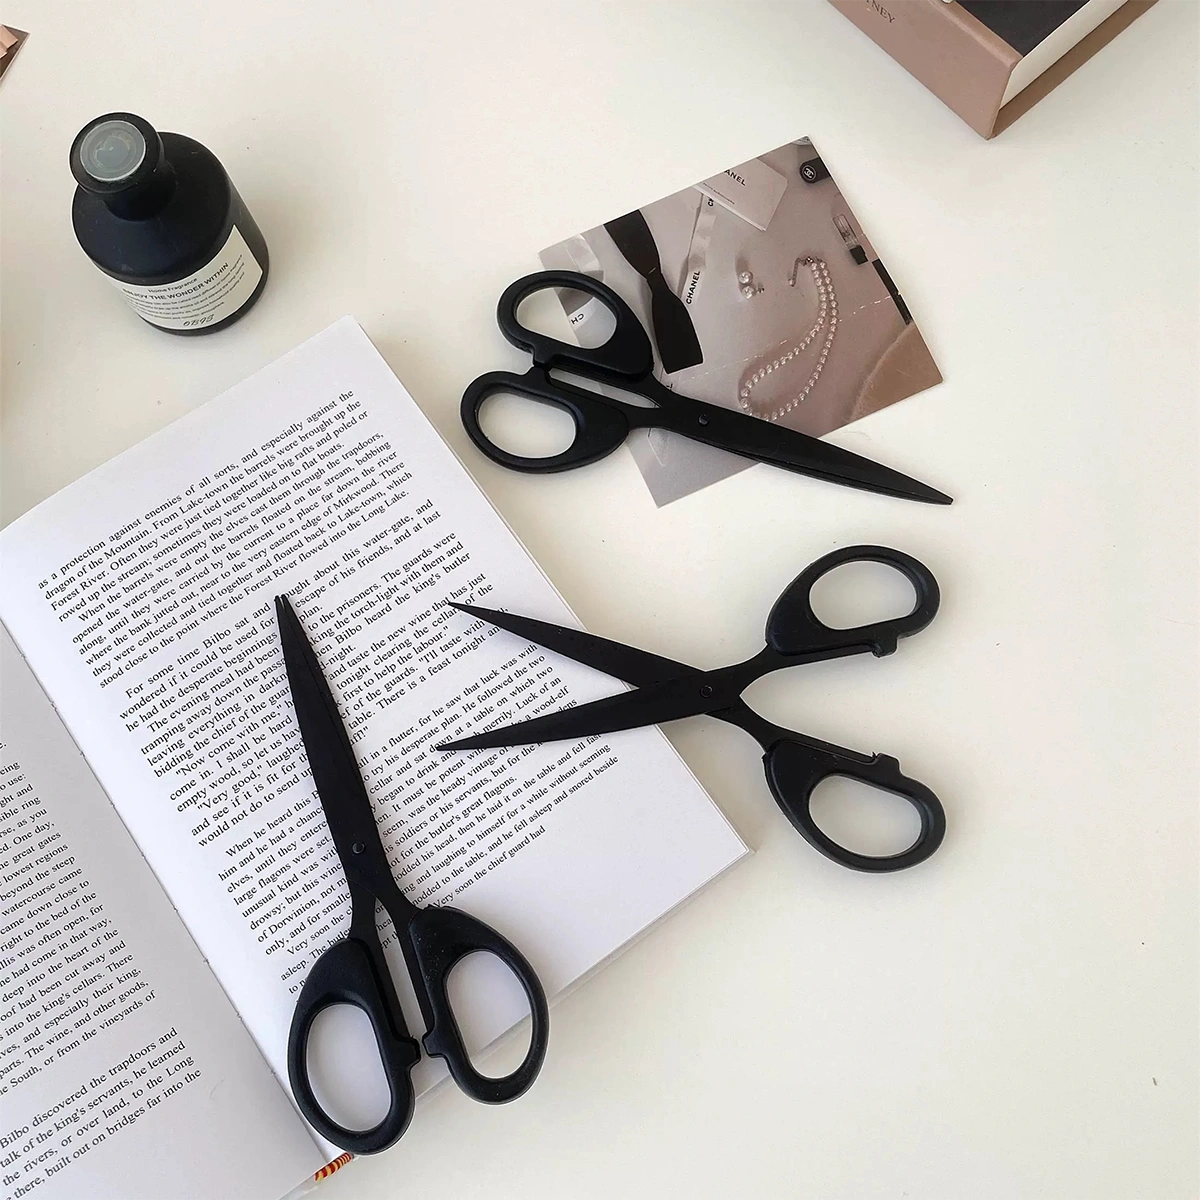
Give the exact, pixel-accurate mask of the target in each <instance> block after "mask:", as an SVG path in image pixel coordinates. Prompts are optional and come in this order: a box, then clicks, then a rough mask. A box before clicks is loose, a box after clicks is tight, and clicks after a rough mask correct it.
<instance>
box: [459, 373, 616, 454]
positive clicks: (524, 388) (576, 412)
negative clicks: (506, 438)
mask: <svg viewBox="0 0 1200 1200" xmlns="http://www.w3.org/2000/svg"><path fill="white" fill-rule="evenodd" d="M502 392H507V393H511V394H513V395H515V396H523V397H525V398H526V399H529V400H534V401H536V402H537V403H539V404H551V405H553V406H554V407H555V408H559V409H562V411H563V412H565V413H567V414H568V415H569V416H570V418H571V419H572V420H573V421H574V422H575V437H574V439H573V440H572V442H571V444H570V445H569V446H568V447H567V448H566V449H565V450H563V451H562V452H560V453H559V454H549V455H546V456H544V457H541V458H529V457H527V456H525V455H523V454H513V453H512V452H511V451H508V450H505V449H504V447H503V446H498V445H496V443H495V442H493V441H492V439H491V438H490V437H488V435H487V434H486V433H484V431H483V426H482V425H481V424H480V421H479V413H480V410H481V409H482V408H483V405H484V403H485V402H486V401H487V400H488V398H489V397H490V396H495V395H498V394H500V393H502ZM460 413H461V416H462V423H463V428H464V429H465V430H466V431H467V435H468V436H469V437H470V439H471V441H473V442H474V443H475V445H476V447H477V448H478V449H479V450H480V451H481V452H482V453H483V454H485V455H487V457H488V458H490V459H491V460H492V462H494V463H498V464H499V465H500V466H502V467H508V468H509V469H510V470H513V471H524V472H526V473H527V474H531V475H541V474H551V473H553V472H555V471H568V470H570V469H571V468H572V467H582V466H586V465H587V464H588V463H594V462H597V461H599V460H600V459H602V458H605V457H606V456H607V455H609V454H611V453H612V452H613V451H614V450H615V449H616V448H617V447H618V446H619V445H621V443H622V442H624V440H625V438H626V437H627V436H628V435H629V430H630V428H631V427H632V422H631V421H630V419H629V417H628V416H627V415H626V411H625V408H624V406H622V405H620V404H619V403H615V402H606V401H605V399H604V398H603V397H600V396H597V395H595V394H594V393H592V392H586V391H584V390H583V389H582V388H576V387H572V386H571V385H570V384H568V383H562V382H558V381H551V380H549V379H547V378H546V376H545V375H544V374H543V373H542V372H541V371H538V370H533V371H530V372H529V373H528V374H526V375H514V374H512V373H510V372H508V371H492V372H490V373H488V374H487V375H480V376H479V378H478V379H476V380H474V382H472V383H471V384H470V385H469V386H468V387H467V390H466V391H465V392H464V393H463V398H462V406H461V410H460Z"/></svg>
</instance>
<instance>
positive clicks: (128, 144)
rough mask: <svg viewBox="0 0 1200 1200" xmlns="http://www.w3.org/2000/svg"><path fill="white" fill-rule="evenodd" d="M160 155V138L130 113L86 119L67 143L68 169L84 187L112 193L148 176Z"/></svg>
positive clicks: (161, 156) (161, 152)
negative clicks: (68, 146) (69, 158)
mask: <svg viewBox="0 0 1200 1200" xmlns="http://www.w3.org/2000/svg"><path fill="white" fill-rule="evenodd" d="M162 159H163V146H162V139H161V138H160V137H159V136H158V134H157V132H156V131H155V129H154V127H153V126H152V125H151V124H150V123H149V122H148V121H143V120H142V118H141V117H137V116H134V115H133V113H119V112H118V113H105V114H104V116H102V117H97V118H96V119H95V120H94V121H89V122H88V123H87V124H86V125H85V126H84V127H83V128H82V129H81V130H80V131H79V133H78V134H77V135H76V138H75V141H74V142H73V143H72V145H71V173H72V174H73V175H74V176H75V181H76V182H77V183H78V184H79V186H80V187H81V188H83V189H84V191H87V192H92V193H93V194H95V195H97V196H113V195H116V194H117V193H119V192H124V191H127V190H128V189H129V188H134V187H138V186H139V185H140V184H142V183H145V182H146V181H147V180H148V179H150V178H151V177H152V176H153V175H154V173H155V172H156V171H157V170H158V167H159V165H160V164H161V162H162Z"/></svg>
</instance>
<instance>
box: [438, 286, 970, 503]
mask: <svg viewBox="0 0 1200 1200" xmlns="http://www.w3.org/2000/svg"><path fill="white" fill-rule="evenodd" d="M549 287H563V288H572V289H574V290H575V291H579V292H585V293H586V294H588V295H590V296H594V297H596V299H598V300H599V301H600V302H601V303H603V304H604V305H605V306H606V307H607V308H608V309H609V310H610V311H611V312H612V315H613V317H614V319H615V320H616V326H615V328H614V329H613V332H612V335H611V336H610V337H609V339H608V341H606V342H605V343H604V344H603V345H602V346H596V347H586V346H571V345H568V344H567V343H566V342H560V341H558V340H557V339H556V338H552V337H549V336H548V335H546V334H542V333H535V332H534V331H533V330H531V329H527V328H526V327H525V326H524V325H522V324H521V322H520V321H519V320H518V319H517V309H518V308H519V307H520V305H521V302H522V301H524V300H525V299H527V298H528V297H529V296H531V295H533V293H534V292H539V291H542V290H543V289H545V288H549ZM496 321H497V323H498V324H499V326H500V332H501V333H503V334H504V336H505V337H506V338H507V339H508V340H509V341H510V342H511V343H512V344H513V345H514V346H516V347H517V348H518V349H520V350H528V351H529V353H530V354H531V355H532V357H533V365H532V366H531V367H530V368H529V370H528V371H526V372H525V374H523V375H514V374H513V373H511V372H509V371H492V372H489V373H488V374H486V375H480V376H479V378H478V379H476V380H475V381H474V382H473V383H471V384H470V385H469V386H468V388H467V390H466V391H465V392H464V393H463V398H462V409H461V414H462V422H463V425H464V427H465V428H466V431H467V433H468V434H469V435H470V437H471V440H472V441H473V442H474V443H475V445H476V446H477V447H478V448H479V449H480V450H481V451H482V452H483V453H484V454H486V455H487V456H488V458H490V459H491V460H492V461H493V462H495V463H499V464H500V466H502V467H510V468H511V469H513V470H514V471H528V472H533V473H539V472H549V471H566V470H569V469H570V468H572V467H582V466H584V465H586V464H587V463H593V462H596V461H597V460H599V459H601V458H604V457H605V455H608V454H611V453H612V452H613V451H614V450H615V449H616V448H617V447H618V446H619V445H621V443H622V442H624V441H625V439H626V437H627V436H628V435H629V432H630V430H633V429H667V430H670V431H671V432H672V433H679V434H682V435H683V436H684V437H687V438H691V439H692V440H693V441H697V442H704V443H705V444H706V445H709V446H716V447H718V448H719V449H721V450H729V451H731V452H732V453H734V454H740V455H741V456H742V457H743V458H750V459H754V460H755V461H757V462H765V463H770V464H771V465H772V466H776V467H782V468H783V469H784V470H787V471H796V472H798V473H799V474H801V475H811V476H813V477H814V478H816V479H825V480H828V481H829V482H831V483H841V484H845V485H846V486H847V487H854V488H861V489H862V490H864V491H868V492H880V493H882V494H883V495H885V496H900V497H902V498H904V499H906V500H923V501H925V502H926V503H928V504H949V503H950V502H951V501H950V497H949V496H947V495H946V494H945V493H943V492H939V491H938V490H937V489H936V488H932V487H929V486H928V485H927V484H924V483H920V482H918V481H917V480H915V479H910V478H909V477H908V476H907V475H902V474H901V473H900V472H899V471H893V470H892V469H891V468H890V467H884V466H881V465H880V464H879V463H876V462H872V461H871V460H870V459H869V458H863V457H861V456H860V455H858V454H851V453H850V451H849V450H843V449H842V448H841V447H840V446H834V445H832V444H831V443H829V442H823V441H821V440H820V439H819V438H815V437H810V436H809V435H808V434H805V433H799V432H797V431H796V430H794V429H786V428H784V427H783V426H782V425H775V424H772V423H771V422H770V421H764V420H761V419H760V418H758V417H751V416H747V415H746V414H745V413H740V412H734V411H733V410H731V409H727V408H721V407H719V406H718V405H715V404H706V403H704V402H703V401H701V400H692V399H690V398H689V397H687V396H683V395H680V393H678V392H673V391H671V389H670V388H667V387H665V386H664V385H663V384H661V383H659V381H658V380H657V379H655V378H654V375H653V369H654V351H653V350H652V349H651V346H650V338H649V337H648V336H647V334H646V331H645V329H643V328H642V325H641V323H640V322H639V321H638V319H637V317H635V316H634V314H633V312H632V310H631V309H630V308H629V306H628V305H627V304H626V303H625V301H624V300H622V299H621V297H620V296H618V295H617V293H616V292H614V291H613V290H612V288H610V287H608V286H607V284H604V283H602V282H601V281H600V280H598V279H593V278H591V276H589V275H580V274H577V273H576V272H574V271H539V272H538V273H537V274H534V275H526V276H525V277H524V278H523V279H518V280H517V282H516V283H514V284H512V285H511V286H510V287H508V288H506V289H505V291H504V294H503V295H502V296H501V297H500V303H499V305H498V306H497V308H496ZM555 370H558V371H560V372H568V373H570V374H571V375H574V376H577V377H581V378H584V379H590V380H593V381H595V382H597V383H601V384H612V385H615V386H616V387H618V388H620V389H623V390H624V391H626V392H630V393H633V394H634V395H637V396H641V397H642V398H643V399H645V400H648V401H650V406H643V405H639V404H631V403H629V402H627V401H625V400H620V399H617V398H615V397H612V396H605V395H601V394H600V393H599V392H593V391H589V390H587V389H586V388H581V387H576V386H575V385H574V384H572V383H569V382H568V381H567V380H565V379H559V378H555V377H554V376H553V375H552V374H551V373H552V372H553V371H555ZM499 393H511V394H513V395H516V396H523V397H525V398H527V399H529V400H534V401H537V402H538V403H541V404H550V405H553V406H554V407H556V408H560V409H562V410H564V411H565V412H566V413H568V414H569V415H570V417H571V419H572V420H573V421H574V423H575V437H574V440H573V441H572V442H571V444H570V446H568V447H567V448H566V449H565V450H563V451H562V452H561V453H558V454H550V455H545V456H542V457H527V456H525V455H520V454H513V453H511V452H510V451H508V450H505V449H504V447H502V446H498V445H497V444H496V443H495V442H494V441H492V439H491V438H489V437H488V435H487V434H486V433H485V432H484V431H483V427H482V425H481V424H480V422H479V413H480V409H481V408H482V407H483V404H484V402H485V401H486V400H487V399H488V397H490V396H494V395H497V394H499Z"/></svg>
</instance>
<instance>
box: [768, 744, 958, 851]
mask: <svg viewBox="0 0 1200 1200" xmlns="http://www.w3.org/2000/svg"><path fill="white" fill-rule="evenodd" d="M763 767H764V769H765V770H766V773H767V783H768V784H769V786H770V788H771V793H772V795H774V797H775V801H776V803H777V804H778V805H779V807H780V808H781V809H783V811H784V813H785V815H786V816H787V818H788V820H789V821H791V823H792V824H793V825H794V826H795V827H796V829H797V830H799V832H800V833H801V835H802V836H803V837H804V838H805V839H806V840H807V841H808V842H809V844H810V845H812V846H815V847H816V848H817V849H818V850H819V851H820V852H821V853H822V854H824V855H825V857H826V858H830V859H832V860H833V861H834V862H836V863H840V864H841V865H842V866H844V867H849V868H851V869H852V870H855V871H873V872H882V871H902V870H904V869H905V868H906V867H913V866H916V864H917V863H920V862H924V861H925V860H926V859H927V858H928V857H929V856H930V855H931V854H933V852H934V851H935V850H936V849H937V848H938V847H939V846H940V845H941V844H942V838H943V837H945V835H946V813H945V810H944V809H943V808H942V803H941V801H940V800H939V799H938V798H937V796H935V795H934V794H933V792H931V791H930V790H929V788H927V787H926V786H925V785H924V784H923V783H918V782H917V781H916V780H915V779H909V778H908V776H907V775H905V774H904V773H903V772H902V771H901V770H900V764H899V762H897V761H896V759H894V758H891V757H889V756H888V755H886V754H876V755H873V756H871V757H868V756H867V755H865V754H856V753H854V752H853V751H851V750H843V749H841V748H840V747H838V746H831V745H829V744H828V743H825V742H818V741H816V740H815V739H808V738H803V737H800V736H799V735H795V734H789V735H788V736H786V737H782V738H780V739H779V740H778V741H777V742H775V743H774V744H773V745H771V746H770V747H768V749H767V751H766V753H765V754H764V755H763ZM831 775H845V776H847V777H848V778H850V779H857V780H859V781H860V782H862V783H865V784H867V785H868V786H870V787H873V788H878V789H879V790H880V791H884V792H891V793H892V794H893V795H896V796H900V797H901V798H902V799H904V800H907V801H908V803H909V804H911V805H912V806H913V808H915V809H916V810H917V814H918V815H919V816H920V818H921V831H920V833H919V834H918V835H917V839H916V841H915V842H913V844H912V845H911V846H909V847H908V849H907V850H903V851H901V852H900V853H899V854H859V853H858V852H857V851H855V850H848V849H847V848H846V847H845V846H842V845H840V844H839V843H838V842H835V841H834V840H833V838H831V837H830V836H829V835H828V834H827V833H825V832H824V830H822V829H821V828H820V827H819V826H818V825H817V823H816V821H814V820H813V815H812V809H811V804H812V794H813V791H814V789H815V788H816V786H817V784H819V783H820V782H821V781H822V780H823V779H828V778H829V777H830V776H831Z"/></svg>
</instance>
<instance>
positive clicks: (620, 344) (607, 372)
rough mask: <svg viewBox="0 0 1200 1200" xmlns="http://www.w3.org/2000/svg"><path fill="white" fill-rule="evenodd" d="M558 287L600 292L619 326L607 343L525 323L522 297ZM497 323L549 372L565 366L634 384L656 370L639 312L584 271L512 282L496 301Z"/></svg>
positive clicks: (545, 274) (536, 275) (540, 273)
mask: <svg viewBox="0 0 1200 1200" xmlns="http://www.w3.org/2000/svg"><path fill="white" fill-rule="evenodd" d="M552 287H562V288H570V289H571V290H572V291H576V292H584V293H585V294H586V295H589V296H594V297H595V298H596V299H597V300H599V301H600V303H601V304H603V305H604V306H605V307H606V308H607V309H608V310H609V312H611V313H612V315H613V319H614V321H615V322H616V324H615V326H614V328H613V331H612V333H611V334H610V335H609V338H608V340H607V341H606V342H604V344H603V345H600V346H576V345H571V344H570V343H569V342H562V341H559V339H558V338H554V337H550V336H549V335H548V334H544V333H537V332H535V331H534V330H532V329H528V328H526V327H525V326H524V325H522V324H521V322H520V321H519V320H518V319H517V309H518V308H520V306H521V303H522V301H524V300H526V299H528V298H529V297H530V296H532V295H533V294H534V293H535V292H540V291H544V290H545V289H546V288H552ZM496 323H497V324H498V325H499V326H500V332H501V333H503V334H504V336H505V337H506V338H507V339H508V340H509V341H510V342H511V343H512V344H513V345H514V346H516V347H517V349H518V350H528V351H529V353H530V355H531V356H532V358H533V365H534V366H535V367H540V368H542V369H543V370H545V371H549V370H551V369H553V368H556V367H557V368H562V369H563V370H569V369H570V368H571V367H582V368H584V372H583V373H587V374H596V375H599V376H601V377H602V378H608V379H611V380H613V381H614V382H616V383H621V382H625V383H628V382H636V381H637V380H639V379H644V378H645V377H646V376H647V375H649V374H650V373H651V371H653V369H654V351H653V349H652V348H651V346H650V338H649V337H648V336H647V335H646V331H645V329H643V328H642V324H641V322H640V321H639V320H638V319H637V317H636V316H634V314H633V310H632V309H631V308H630V307H629V305H628V304H626V303H625V301H624V300H622V299H621V297H620V296H618V295H617V293H616V292H614V291H613V290H612V288H610V287H609V286H608V284H606V283H602V282H601V281H600V280H599V279H593V278H592V277H591V276H590V275H581V274H580V273H579V272H578V271H537V272H535V273H534V274H532V275H525V276H524V277H522V278H521V279H518V280H517V281H516V283H512V284H509V286H508V287H506V288H505V289H504V292H503V294H502V295H501V296H500V300H499V302H498V303H497V305H496Z"/></svg>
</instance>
